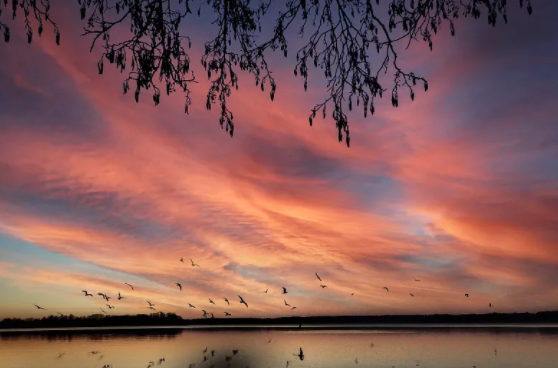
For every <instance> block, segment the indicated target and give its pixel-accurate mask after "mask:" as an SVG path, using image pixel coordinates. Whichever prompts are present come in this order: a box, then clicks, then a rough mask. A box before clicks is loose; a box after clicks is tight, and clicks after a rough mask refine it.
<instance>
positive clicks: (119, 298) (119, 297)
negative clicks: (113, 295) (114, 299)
mask: <svg viewBox="0 0 558 368" xmlns="http://www.w3.org/2000/svg"><path fill="white" fill-rule="evenodd" d="M121 299H125V298H124V297H123V296H121V295H120V292H118V300H121Z"/></svg>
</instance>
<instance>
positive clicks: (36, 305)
mask: <svg viewBox="0 0 558 368" xmlns="http://www.w3.org/2000/svg"><path fill="white" fill-rule="evenodd" d="M33 305H34V306H35V307H37V309H42V310H46V309H45V308H43V307H39V306H38V305H37V304H33Z"/></svg>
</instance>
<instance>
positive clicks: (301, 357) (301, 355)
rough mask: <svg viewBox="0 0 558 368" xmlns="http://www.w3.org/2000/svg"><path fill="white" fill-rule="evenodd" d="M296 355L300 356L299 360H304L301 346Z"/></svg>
mask: <svg viewBox="0 0 558 368" xmlns="http://www.w3.org/2000/svg"><path fill="white" fill-rule="evenodd" d="M298 357H299V358H300V360H304V352H303V351H302V348H300V352H299V353H298Z"/></svg>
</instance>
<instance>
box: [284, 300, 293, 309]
mask: <svg viewBox="0 0 558 368" xmlns="http://www.w3.org/2000/svg"><path fill="white" fill-rule="evenodd" d="M283 301H284V302H285V305H286V306H287V307H290V306H291V305H290V304H289V303H287V301H286V300H285V299H283Z"/></svg>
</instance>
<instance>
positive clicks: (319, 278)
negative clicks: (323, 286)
mask: <svg viewBox="0 0 558 368" xmlns="http://www.w3.org/2000/svg"><path fill="white" fill-rule="evenodd" d="M316 277H317V278H318V280H320V281H322V279H321V277H320V276H318V273H317V272H316Z"/></svg>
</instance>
